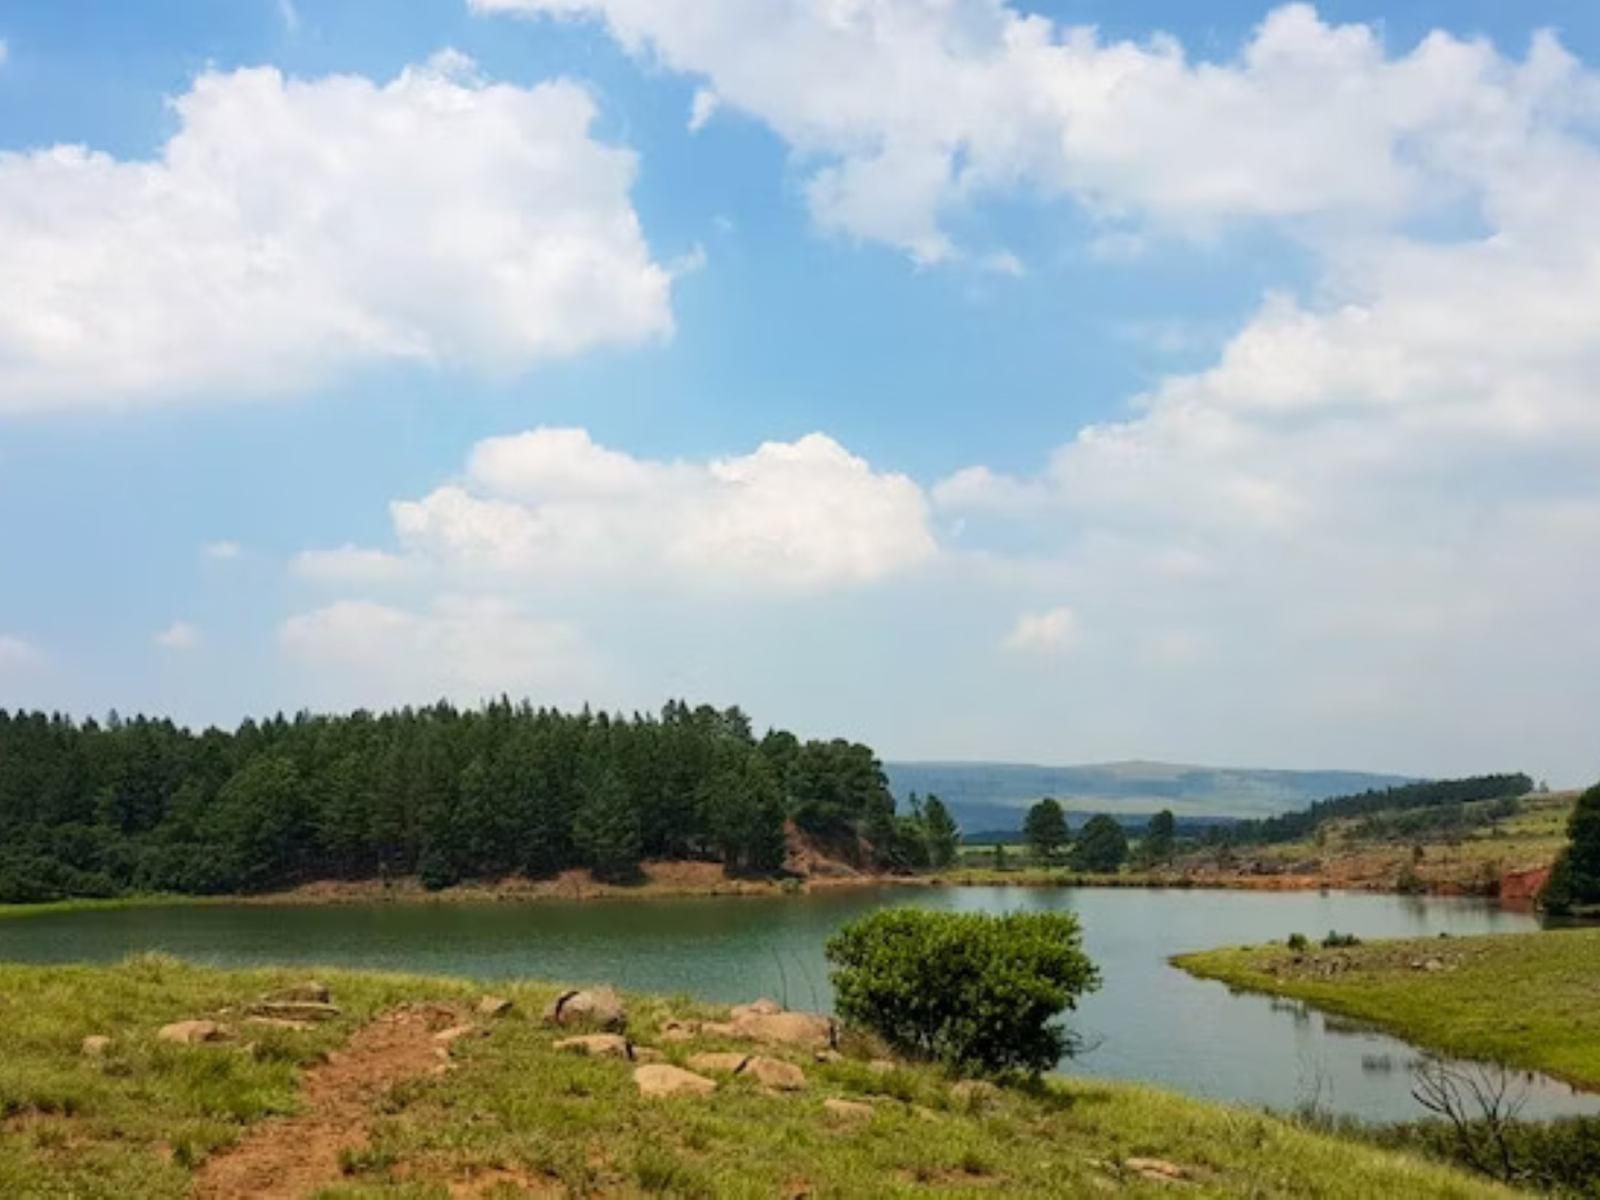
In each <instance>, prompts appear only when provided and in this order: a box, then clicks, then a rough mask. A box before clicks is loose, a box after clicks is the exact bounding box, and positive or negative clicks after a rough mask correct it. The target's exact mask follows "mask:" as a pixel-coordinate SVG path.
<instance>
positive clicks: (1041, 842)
mask: <svg viewBox="0 0 1600 1200" xmlns="http://www.w3.org/2000/svg"><path fill="white" fill-rule="evenodd" d="M1022 837H1023V840H1024V841H1026V842H1027V843H1028V848H1029V849H1030V850H1032V851H1033V853H1034V855H1035V856H1036V857H1038V858H1039V859H1041V860H1042V861H1044V862H1046V863H1053V862H1055V861H1056V859H1057V857H1059V856H1060V854H1061V851H1062V849H1063V848H1064V847H1065V846H1066V844H1067V843H1068V842H1069V841H1070V840H1071V839H1072V832H1071V830H1069V829H1068V828H1067V814H1066V813H1065V812H1063V811H1062V809H1061V805H1060V804H1059V803H1058V802H1057V801H1056V799H1055V797H1053V796H1046V797H1045V798H1044V799H1043V800H1041V801H1039V803H1037V804H1035V805H1034V806H1033V807H1032V808H1030V809H1029V810H1028V816H1027V818H1026V819H1025V820H1024V821H1023V823H1022Z"/></svg>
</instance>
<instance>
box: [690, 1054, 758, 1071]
mask: <svg viewBox="0 0 1600 1200" xmlns="http://www.w3.org/2000/svg"><path fill="white" fill-rule="evenodd" d="M749 1061H750V1056H749V1055H748V1054H733V1053H727V1052H715V1053H709V1054H696V1055H692V1056H691V1057H690V1059H689V1069H690V1070H692V1071H716V1072H717V1073H719V1074H723V1075H737V1074H738V1073H739V1072H740V1071H742V1070H744V1065H745V1063H747V1062H749Z"/></svg>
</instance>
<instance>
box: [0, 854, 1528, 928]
mask: <svg viewBox="0 0 1600 1200" xmlns="http://www.w3.org/2000/svg"><path fill="white" fill-rule="evenodd" d="M886 887H901V888H928V887H1018V888H1108V889H1129V890H1149V891H1187V890H1197V891H1251V892H1307V891H1324V892H1331V891H1338V892H1370V893H1376V894H1399V893H1398V891H1397V889H1394V888H1389V887H1383V886H1378V885H1375V884H1372V883H1367V884H1357V885H1352V884H1351V883H1349V882H1347V881H1341V882H1333V881H1330V880H1328V879H1326V878H1324V877H1322V876H1318V875H1257V874H1248V873H1243V872H1240V873H1232V874H1222V873H1211V874H1204V875H1185V874H1176V873H1165V872H1140V873H1135V874H1125V875H1096V874H1080V873H1077V872H1072V871H1065V870H1046V869H1038V868H1019V869H1018V870H1016V871H1006V872H996V871H993V870H989V869H982V868H979V869H965V870H961V869H958V870H953V871H945V872H939V873H929V874H920V875H895V874H880V873H836V874H817V875H811V876H806V877H798V876H790V877H785V878H781V879H744V878H738V877H730V876H728V875H726V874H724V873H723V870H722V868H721V867H720V866H719V865H718V864H715V863H706V862H656V863H646V864H644V878H643V880H641V881H640V882H636V883H628V884H616V883H605V882H602V881H599V880H596V879H594V878H593V877H592V876H591V875H590V874H589V873H588V872H587V871H583V870H571V871H566V872H563V873H562V874H560V875H557V876H555V877H553V878H550V879H538V880H535V879H527V878H522V877H516V878H507V879H500V880H494V881H477V882H471V883H463V884H457V885H454V886H452V887H448V888H442V889H439V890H436V891H430V890H428V889H426V888H424V887H423V886H422V885H421V883H420V882H419V881H418V880H417V879H416V877H414V876H403V877H399V878H394V879H389V880H378V879H362V880H313V881H309V882H307V883H304V884H300V885H298V886H296V887H293V888H288V889H284V890H281V891H273V892H261V893H243V894H222V895H213V896H200V895H187V894H181V893H155V894H133V895H127V896H115V897H104V898H89V897H80V898H67V899H62V900H50V901H42V902H39V903H31V904H0V920H5V919H8V918H21V917H28V916H40V915H46V914H52V913H63V912H93V911H110V910H116V909H127V908H158V907H167V906H178V905H184V906H187V905H206V904H248V905H260V906H274V905H296V906H318V905H322V906H329V907H335V906H339V905H351V904H531V903H540V902H546V901H569V902H570V901H594V900H661V899H689V898H696V897H704V898H713V897H719V898H720V897H729V896H740V897H752V898H781V897H792V896H803V895H810V894H813V893H816V892H828V891H835V890H853V889H859V888H886ZM1434 894H1436V895H1438V896H1440V897H1452V896H1454V897H1456V898H1465V899H1474V898H1476V899H1484V900H1494V899H1495V897H1490V896H1476V897H1475V896H1473V895H1471V894H1470V893H1462V892H1458V891H1439V892H1437V893H1434ZM1499 903H1501V904H1502V905H1503V906H1505V907H1507V908H1513V909H1520V908H1525V907H1526V905H1525V904H1522V903H1518V902H1516V901H1504V900H1502V901H1499Z"/></svg>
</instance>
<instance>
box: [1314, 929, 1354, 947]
mask: <svg viewBox="0 0 1600 1200" xmlns="http://www.w3.org/2000/svg"><path fill="white" fill-rule="evenodd" d="M1359 945H1361V939H1360V938H1358V937H1357V936H1356V935H1355V934H1353V933H1335V932H1334V931H1333V930H1331V929H1330V930H1328V936H1327V937H1325V938H1323V939H1322V948H1323V949H1324V950H1342V949H1344V948H1345V947H1347V946H1359Z"/></svg>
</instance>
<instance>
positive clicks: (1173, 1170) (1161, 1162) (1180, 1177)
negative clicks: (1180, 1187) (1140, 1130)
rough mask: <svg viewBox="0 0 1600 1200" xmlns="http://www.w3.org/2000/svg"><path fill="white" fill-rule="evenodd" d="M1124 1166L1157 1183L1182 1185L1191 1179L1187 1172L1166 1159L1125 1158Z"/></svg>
mask: <svg viewBox="0 0 1600 1200" xmlns="http://www.w3.org/2000/svg"><path fill="white" fill-rule="evenodd" d="M1122 1165H1123V1166H1124V1167H1126V1168H1127V1169H1128V1170H1130V1171H1132V1172H1133V1173H1134V1174H1135V1175H1142V1176H1144V1178H1146V1179H1150V1180H1154V1181H1156V1182H1157V1183H1182V1182H1183V1181H1184V1180H1186V1179H1188V1178H1189V1173H1188V1172H1187V1171H1185V1170H1184V1169H1183V1168H1182V1167H1180V1166H1179V1165H1178V1164H1177V1163H1171V1162H1168V1161H1167V1160H1166V1159H1164V1158H1125V1159H1123V1160H1122Z"/></svg>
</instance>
